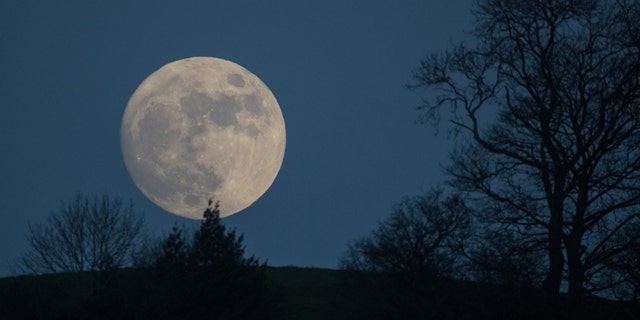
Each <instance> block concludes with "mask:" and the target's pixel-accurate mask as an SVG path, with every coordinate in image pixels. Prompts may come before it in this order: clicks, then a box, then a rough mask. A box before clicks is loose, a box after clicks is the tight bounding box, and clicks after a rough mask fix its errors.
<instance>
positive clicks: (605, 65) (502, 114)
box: [410, 0, 640, 296]
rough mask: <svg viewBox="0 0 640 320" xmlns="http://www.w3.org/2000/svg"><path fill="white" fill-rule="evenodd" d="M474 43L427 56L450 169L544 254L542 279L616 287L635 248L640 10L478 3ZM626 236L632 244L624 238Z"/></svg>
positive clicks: (423, 90)
mask: <svg viewBox="0 0 640 320" xmlns="http://www.w3.org/2000/svg"><path fill="white" fill-rule="evenodd" d="M476 9H477V10H476V12H475V16H476V18H477V21H476V28H475V30H474V31H473V32H472V35H473V36H474V37H475V38H474V40H472V41H470V42H469V43H467V44H461V45H458V46H456V47H455V48H454V49H453V50H451V51H447V52H446V53H444V54H440V55H436V54H434V55H431V56H428V57H426V58H425V59H423V60H422V61H421V65H420V67H419V68H418V69H417V70H416V71H415V73H414V79H415V83H414V84H412V85H410V87H411V88H412V89H414V90H416V91H417V92H419V93H420V94H421V95H422V96H423V97H424V104H423V106H422V107H421V108H420V109H421V110H422V111H424V113H423V115H422V116H421V118H420V119H421V120H422V121H423V122H427V123H429V122H430V123H433V124H435V123H438V122H439V121H440V119H441V114H442V112H441V110H442V109H443V108H446V109H448V110H450V112H451V115H452V117H451V118H450V121H451V123H452V124H453V129H454V132H455V133H456V134H459V137H465V138H468V139H465V140H461V142H462V143H461V144H460V145H459V146H458V148H457V149H456V150H455V151H454V152H453V154H452V157H451V159H452V164H451V165H450V166H449V167H448V169H447V172H448V174H450V175H451V177H452V178H453V179H452V183H453V184H454V185H455V186H457V187H458V188H459V189H460V190H463V191H466V192H469V193H471V194H476V195H481V196H482V197H483V198H484V199H485V200H487V199H488V200H491V201H492V202H493V204H492V206H493V207H494V208H497V209H498V210H494V211H493V212H494V216H493V217H492V220H493V221H492V222H493V223H500V224H505V225H509V226H510V228H509V229H510V230H512V231H513V232H516V233H518V234H521V235H524V236H526V237H527V238H529V239H531V240H532V241H533V242H537V243H539V245H540V246H541V248H543V249H544V250H545V251H546V256H547V258H546V259H547V261H546V262H547V265H548V268H547V272H546V276H545V279H544V281H543V283H542V285H543V288H544V289H545V290H546V291H547V292H550V293H558V292H559V291H560V287H561V283H562V281H563V275H564V274H565V272H566V274H567V275H568V278H567V280H568V290H569V293H570V294H571V295H572V296H580V295H582V294H585V293H589V292H594V291H598V290H603V289H607V288H608V287H609V285H602V281H600V280H603V277H602V275H603V273H602V271H603V270H604V269H606V268H607V266H606V264H607V262H608V261H611V260H612V259H614V258H615V257H616V256H618V255H620V254H623V253H624V252H626V251H628V250H629V249H631V248H633V247H634V246H637V244H638V238H639V237H640V235H639V234H638V233H637V232H636V233H632V232H628V229H629V228H631V226H632V222H634V221H638V219H639V214H638V212H639V211H638V210H639V209H640V149H639V148H638V144H639V143H640V3H638V2H637V1H630V0H629V1H627V0H620V1H606V0H558V1H510V0H481V1H479V2H478V6H477V8H476ZM622 235H626V237H621V236H622Z"/></svg>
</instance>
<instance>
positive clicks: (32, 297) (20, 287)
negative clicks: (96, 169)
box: [0, 194, 274, 319]
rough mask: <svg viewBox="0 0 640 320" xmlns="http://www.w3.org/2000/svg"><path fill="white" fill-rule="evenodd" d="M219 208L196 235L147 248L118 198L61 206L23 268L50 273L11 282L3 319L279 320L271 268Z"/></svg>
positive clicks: (36, 237) (0, 303)
mask: <svg viewBox="0 0 640 320" xmlns="http://www.w3.org/2000/svg"><path fill="white" fill-rule="evenodd" d="M212 204H213V203H212V201H211V200H210V201H209V206H208V207H207V208H206V210H205V211H204V215H203V218H204V220H203V221H202V222H201V224H200V226H199V228H198V229H197V230H196V231H195V232H189V231H188V230H186V229H183V228H178V227H174V228H173V230H172V231H171V233H169V234H168V235H167V236H166V237H164V238H162V239H159V240H156V241H149V240H147V241H141V240H140V239H142V238H141V230H142V220H141V219H142V218H141V217H142V216H141V215H140V213H138V212H136V211H135V210H134V209H133V206H132V205H129V206H126V207H123V206H122V201H121V200H120V199H119V198H117V197H111V196H109V195H106V194H105V195H103V196H88V195H82V194H80V195H78V196H76V198H75V199H74V200H72V201H70V202H68V203H63V204H62V206H61V208H60V210H58V212H54V213H52V214H51V216H50V218H49V220H48V224H44V225H36V226H35V227H32V228H31V229H30V233H29V237H28V238H29V240H30V245H31V247H30V250H29V251H27V252H26V253H25V255H24V256H23V259H22V260H21V262H20V266H21V267H22V270H28V271H30V272H29V273H31V274H41V273H47V274H46V275H44V276H40V277H28V276H21V277H15V278H13V279H10V280H8V281H9V285H8V286H5V287H3V289H4V290H3V291H2V292H0V313H2V318H3V319H269V318H272V317H273V312H274V307H273V305H274V304H273V303H274V300H273V298H272V295H271V294H270V293H269V292H268V289H267V286H266V277H265V271H266V264H265V263H259V261H258V260H257V259H256V258H254V257H248V258H247V257H245V256H244V246H243V245H242V236H238V235H236V233H235V231H234V230H227V228H226V227H225V225H224V224H223V223H222V222H221V221H220V217H219V204H217V203H216V204H215V205H214V206H212ZM123 208H126V209H123ZM134 265H135V267H136V268H135V269H132V268H131V266H134ZM49 273H55V274H49ZM42 284H46V285H45V286H44V287H41V285H42Z"/></svg>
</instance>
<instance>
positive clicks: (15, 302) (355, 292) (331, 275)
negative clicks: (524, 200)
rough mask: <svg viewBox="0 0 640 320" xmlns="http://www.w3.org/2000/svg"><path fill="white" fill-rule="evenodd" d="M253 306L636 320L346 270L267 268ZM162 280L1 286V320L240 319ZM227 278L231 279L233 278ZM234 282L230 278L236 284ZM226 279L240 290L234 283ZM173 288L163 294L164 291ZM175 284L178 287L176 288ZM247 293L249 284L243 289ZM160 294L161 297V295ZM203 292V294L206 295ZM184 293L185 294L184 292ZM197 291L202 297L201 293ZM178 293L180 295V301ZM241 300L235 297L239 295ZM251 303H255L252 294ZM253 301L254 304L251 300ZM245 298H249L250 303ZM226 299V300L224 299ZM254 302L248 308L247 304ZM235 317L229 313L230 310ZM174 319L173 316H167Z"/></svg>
mask: <svg viewBox="0 0 640 320" xmlns="http://www.w3.org/2000/svg"><path fill="white" fill-rule="evenodd" d="M265 275H266V289H265V290H264V291H263V292H257V293H258V294H261V295H262V296H261V297H262V298H261V299H254V300H255V301H258V302H260V304H253V305H252V306H249V305H247V304H242V303H239V304H238V305H237V306H236V307H238V308H240V307H242V308H255V309H256V310H259V311H260V312H261V313H262V315H263V316H264V318H273V319H301V320H304V319H331V320H338V319H394V318H396V319H400V318H402V319H411V318H416V319H421V318H424V317H427V318H429V319H516V318H517V319H630V320H635V319H640V308H639V306H638V305H637V304H626V303H620V302H613V301H608V300H603V299H598V298H587V299H585V301H583V302H581V303H575V302H570V301H569V300H567V299H564V298H562V297H560V298H550V297H547V296H545V295H544V294H542V293H541V292H539V291H537V290H516V289H513V288H505V287H495V286H488V285H481V284H477V283H461V282H453V281H444V280H440V281H432V282H430V285H429V286H417V285H413V286H410V287H411V288H404V287H402V286H398V285H392V284H391V282H390V280H389V278H388V277H382V276H380V275H377V276H372V275H366V274H365V275H363V274H356V275H355V276H354V274H350V273H348V272H345V271H339V270H328V269H316V268H298V267H269V268H267V270H266V274H265ZM171 278H172V279H173V280H167V279H165V278H163V277H162V276H161V274H160V273H158V272H156V271H154V270H117V271H112V272H109V273H79V274H52V275H43V276H20V277H10V278H3V279H0V315H2V316H1V317H0V318H2V319H7V320H10V319H151V318H153V319H173V318H184V317H190V318H191V319H199V318H200V319H221V318H224V319H242V318H243V316H242V315H240V314H237V313H232V312H230V311H228V310H227V311H225V310H222V309H221V310H220V313H218V312H211V313H207V314H195V313H193V312H191V311H190V310H191V307H185V308H181V309H177V310H176V308H171V307H170V306H171V305H176V306H181V305H184V306H188V305H189V304H188V303H187V302H185V301H184V300H185V299H188V300H194V301H191V303H193V305H197V304H204V303H208V301H210V300H209V298H208V297H206V296H198V288H193V290H190V291H191V292H186V291H184V292H183V291H180V290H183V289H184V288H179V286H177V287H176V283H177V282H175V280H176V279H188V278H190V276H189V275H188V274H174V275H173V276H172V277H171ZM229 279H231V280H233V279H234V278H233V276H230V277H229ZM236 280H237V279H236ZM236 280H233V281H234V283H239V284H240V285H244V286H245V287H246V286H247V284H246V283H245V284H242V281H241V280H238V281H236ZM169 282H170V283H173V284H172V285H173V286H174V287H171V288H172V289H168V288H170V287H169V284H168V283H169ZM178 283H179V282H178ZM249 287H250V284H249ZM163 288H164V289H166V290H163ZM213 291H215V290H211V291H204V292H213ZM185 292H186V293H185ZM200 292H203V291H200ZM185 294H187V295H186V296H185ZM238 294H240V295H238ZM246 295H251V294H250V293H246V292H245V293H243V292H242V291H234V290H231V291H229V287H227V288H226V291H224V294H223V295H222V294H220V293H219V290H218V293H216V296H217V298H213V299H223V300H224V301H225V305H229V304H233V303H232V302H230V301H232V300H231V299H235V300H237V301H244V300H251V299H248V297H247V296H246ZM256 297H258V296H257V295H256ZM256 297H254V298H256ZM249 298H250V297H249ZM225 299H226V300H225ZM252 303H254V302H252ZM230 310H236V309H230ZM172 312H178V314H172Z"/></svg>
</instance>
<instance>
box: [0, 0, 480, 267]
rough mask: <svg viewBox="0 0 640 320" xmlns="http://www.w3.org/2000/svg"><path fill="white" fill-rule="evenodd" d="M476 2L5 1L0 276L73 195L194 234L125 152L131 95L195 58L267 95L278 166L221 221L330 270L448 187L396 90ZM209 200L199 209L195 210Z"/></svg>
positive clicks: (445, 143)
mask: <svg viewBox="0 0 640 320" xmlns="http://www.w3.org/2000/svg"><path fill="white" fill-rule="evenodd" d="M470 10H471V0H453V1H441V0H426V1H425V0H415V1H414V0H407V1H390V0H389V1H374V0H366V1H297V0H292V1H86V0H83V1H24V0H3V1H1V2H0V75H1V76H0V96H1V97H2V104H1V106H2V111H3V112H2V117H0V146H1V149H2V156H1V157H0V165H1V168H2V177H1V179H0V276H6V275H10V274H11V268H10V264H11V263H14V262H15V261H16V259H17V258H18V256H19V255H20V254H21V253H22V252H23V250H25V248H26V241H25V235H26V231H27V230H28V226H29V223H36V222H42V221H44V219H45V218H46V216H47V214H48V213H49V212H50V211H51V210H52V209H55V208H57V207H58V206H59V204H60V202H61V201H68V200H70V199H71V198H72V197H73V196H74V195H75V194H76V193H78V192H82V193H103V192H108V193H110V194H112V195H118V196H120V197H122V198H125V199H129V198H130V199H132V200H133V201H134V203H135V204H136V207H137V208H138V209H140V210H141V211H143V212H144V213H145V220H146V225H147V227H148V229H149V230H150V232H152V233H155V234H156V235H162V234H163V233H167V232H168V231H169V230H170V229H171V226H172V225H173V224H174V223H175V222H177V223H178V224H183V223H186V224H187V225H190V224H192V223H193V222H191V220H187V219H183V218H180V217H177V216H174V215H171V214H169V213H167V212H165V211H163V210H162V209H160V208H159V207H157V206H156V205H154V204H153V203H152V202H151V201H149V200H148V199H147V198H145V196H144V195H143V194H142V193H141V192H140V191H139V190H138V189H137V188H136V187H135V185H134V183H133V181H132V180H131V178H130V177H129V174H128V173H127V170H126V168H125V166H124V162H123V160H122V155H121V151H120V122H121V119H122V115H123V112H124V109H125V107H126V105H127V101H128V100H129V98H130V96H131V95H132V94H133V92H134V90H135V89H136V88H137V86H138V85H139V84H140V82H142V81H143V80H144V79H145V78H146V77H147V76H148V75H149V74H151V73H152V72H154V71H155V70H157V69H158V68H160V67H161V66H163V65H165V64H166V63H169V62H172V61H175V60H179V59H184V58H188V57H192V56H211V57H218V58H223V59H226V60H230V61H233V62H235V63H238V64H240V65H242V66H243V67H245V68H247V69H248V70H249V71H251V72H252V73H254V74H256V75H257V76H258V77H260V79H261V80H262V81H263V82H264V83H265V84H266V85H267V86H268V87H269V88H270V89H271V91H272V92H273V94H274V95H275V96H276V98H277V100H278V102H279V103H280V107H281V108H282V113H283V115H284V119H285V125H286V130H287V146H286V151H285V157H284V162H283V165H282V168H281V170H280V173H279V175H278V177H277V178H276V180H275V182H274V184H273V185H272V187H271V188H270V189H269V190H268V191H267V192H266V193H265V194H264V196H263V197H262V198H260V199H259V200H258V201H257V202H256V203H254V204H253V205H252V206H251V207H249V208H248V209H246V210H244V211H242V212H240V213H238V214H236V215H234V216H232V217H229V218H225V219H224V222H225V223H226V224H227V226H229V227H231V228H235V229H236V230H237V231H238V232H239V233H244V244H245V245H246V247H247V253H249V254H254V255H255V256H256V257H258V258H260V259H261V261H264V260H266V261H267V262H268V264H270V265H274V266H282V265H295V266H314V267H328V268H335V267H337V265H338V259H339V257H340V255H341V254H342V253H343V252H344V251H345V249H346V243H347V242H348V241H349V240H353V239H356V238H358V237H360V236H363V235H366V234H368V233H369V232H371V230H372V229H373V228H374V227H375V226H376V223H377V222H378V221H380V220H382V219H384V218H385V217H386V216H387V215H388V214H389V213H390V209H391V206H392V205H393V204H394V203H395V202H397V201H399V200H401V199H402V197H403V196H406V195H413V194H417V193H420V192H421V190H426V189H429V188H431V187H432V186H434V185H437V184H438V183H440V182H441V181H443V179H444V177H443V174H442V170H441V164H444V163H446V159H447V152H448V150H449V146H451V145H452V144H453V143H454V142H453V141H452V140H450V139H447V136H446V130H443V129H442V128H441V130H440V134H438V135H434V132H435V130H434V128H432V127H429V126H426V125H417V124H415V120H416V118H417V116H418V113H417V112H416V111H415V107H416V106H418V105H419V104H420V98H419V97H418V95H416V94H415V93H414V92H411V91H409V90H408V89H406V88H405V84H407V83H409V82H410V81H411V71H412V69H414V68H415V67H417V66H418V64H419V60H420V58H421V57H423V56H424V55H425V54H428V53H432V52H440V51H442V50H445V49H447V48H449V47H450V46H451V43H452V42H456V41H459V40H463V39H464V37H465V35H464V32H465V31H468V30H469V29H470V28H471V26H472V19H471V15H470ZM205 206H206V203H203V209H204V207H205Z"/></svg>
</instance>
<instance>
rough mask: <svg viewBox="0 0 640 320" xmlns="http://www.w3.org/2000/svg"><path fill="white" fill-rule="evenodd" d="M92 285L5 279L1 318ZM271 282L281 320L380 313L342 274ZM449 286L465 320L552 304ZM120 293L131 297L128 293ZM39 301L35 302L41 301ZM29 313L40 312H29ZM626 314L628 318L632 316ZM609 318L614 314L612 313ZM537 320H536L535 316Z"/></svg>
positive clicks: (295, 273)
mask: <svg viewBox="0 0 640 320" xmlns="http://www.w3.org/2000/svg"><path fill="white" fill-rule="evenodd" d="M139 272H144V271H141V270H126V271H123V272H122V273H121V274H120V276H121V277H122V278H121V279H123V281H125V282H126V281H132V283H133V282H134V281H133V278H135V277H139V276H140V273H139ZM92 281H95V275H92V274H86V273H85V274H55V275H45V276H38V277H15V278H3V279H0V297H4V301H0V318H3V317H2V316H1V314H2V310H1V308H2V305H6V304H16V303H20V301H24V299H27V298H28V299H32V300H30V301H31V302H32V303H30V305H35V306H38V307H40V308H41V309H43V310H51V309H52V308H53V311H54V312H57V311H60V312H61V314H64V312H65V310H71V309H73V308H74V307H75V306H76V305H77V304H79V303H80V302H79V301H81V300H82V297H86V296H87V295H90V294H91V290H92V285H91V283H92ZM267 281H268V286H269V288H270V291H271V293H272V294H273V298H274V301H276V303H277V310H278V311H279V312H278V316H277V318H278V319H296V320H305V319H331V320H339V319H358V318H369V316H370V315H365V314H364V313H366V312H367V311H369V312H371V310H373V309H375V308H373V307H375V303H374V302H373V301H380V300H376V299H371V297H372V296H371V293H370V292H367V289H365V288H363V287H360V286H356V285H354V284H355V282H353V281H351V279H350V275H349V274H348V273H346V272H343V271H338V270H329V269H317V268H299V267H269V268H268V269H267ZM446 287H448V288H450V289H448V290H447V291H449V292H448V293H447V292H445V295H447V296H450V297H451V298H450V299H448V300H443V301H445V302H447V301H449V302H451V304H449V303H447V305H449V307H445V308H457V307H462V306H463V305H464V306H463V308H464V309H466V310H467V311H466V312H463V313H467V314H468V313H471V315H470V316H469V317H461V318H470V319H477V318H484V317H483V316H481V312H480V313H479V312H478V311H480V310H483V309H486V307H488V305H491V304H494V303H499V304H502V303H504V302H507V301H509V302H507V304H509V305H511V307H510V308H523V307H525V308H527V309H529V308H531V307H532V306H531V304H533V305H534V306H536V308H540V307H543V308H544V306H543V305H546V304H547V303H544V302H542V301H536V302H534V301H532V300H537V299H535V298H534V297H533V296H529V295H524V296H521V297H520V298H516V299H514V296H513V295H511V297H510V298H508V297H505V296H509V295H510V294H509V293H506V292H505V291H504V290H503V289H500V288H496V287H486V286H480V285H477V284H469V283H467V284H464V283H450V284H449V285H446ZM132 289H135V288H132ZM132 291H134V290H132ZM118 294H119V295H123V296H127V293H118ZM499 296H502V297H499ZM518 296H519V295H518ZM7 297H9V299H8V300H10V301H7ZM505 298H506V299H505ZM523 298H524V299H525V300H524V301H522V300H520V299H523ZM33 299H35V301H34V300H33ZM125 299H126V297H125ZM505 300H507V301H505ZM537 302H542V303H537ZM372 303H373V305H372ZM592 303H594V305H591V303H590V305H591V306H592V308H593V310H589V311H587V313H590V314H592V315H594V314H593V312H594V311H597V312H596V313H602V312H605V313H608V312H610V311H609V310H611V311H614V310H616V311H618V312H619V311H620V307H619V306H614V305H613V302H605V301H595V300H594V301H592ZM363 306H364V307H363ZM501 309H503V307H499V308H498V309H495V308H493V307H490V310H493V311H496V310H501ZM581 309H582V308H581ZM586 309H591V308H586ZM607 309H608V310H607ZM505 310H506V309H505ZM605 310H606V311H605ZM530 311H534V310H530ZM585 311H586V310H585ZM635 311H637V309H636V310H635ZM25 312H27V313H29V312H37V311H35V310H27V311H25ZM618 312H614V313H617V315H616V316H615V318H626V319H636V318H635V316H634V315H630V314H629V317H626V316H622V317H620V316H621V314H620V313H618ZM491 313H492V315H491V316H490V317H488V318H492V319H495V316H496V315H497V314H495V313H494V312H491ZM533 313H535V312H533ZM624 313H625V314H626V313H627V312H624ZM498 314H499V313H498ZM608 314H609V315H612V313H608ZM487 316H488V315H487ZM566 316H567V314H565V315H564V316H560V317H558V318H566ZM19 318H21V319H23V318H24V319H27V318H34V319H38V318H42V319H48V317H47V316H46V315H41V314H37V313H36V314H24V315H22V314H21V315H20V317H19ZM498 318H500V316H498ZM531 318H536V317H535V316H534V315H533V314H531ZM587 318H589V317H587ZM595 318H597V319H600V316H596V317H595ZM605 318H609V317H605ZM3 319H4V318H3Z"/></svg>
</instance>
